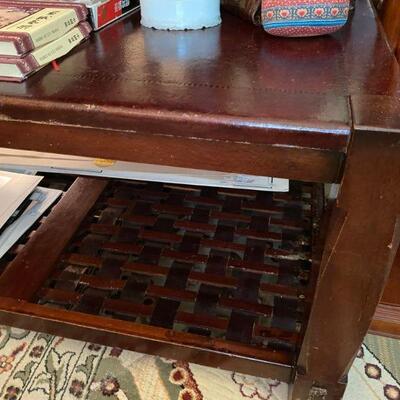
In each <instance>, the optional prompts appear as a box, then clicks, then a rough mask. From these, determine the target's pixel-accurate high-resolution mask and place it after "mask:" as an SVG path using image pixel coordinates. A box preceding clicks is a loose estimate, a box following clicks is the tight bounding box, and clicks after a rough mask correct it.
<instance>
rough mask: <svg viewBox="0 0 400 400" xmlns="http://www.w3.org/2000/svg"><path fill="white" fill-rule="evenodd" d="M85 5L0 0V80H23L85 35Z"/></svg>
mask: <svg viewBox="0 0 400 400" xmlns="http://www.w3.org/2000/svg"><path fill="white" fill-rule="evenodd" d="M86 17H87V8H86V7H85V6H84V5H82V4H72V3H64V2H56V3H53V2H50V1H37V0H36V1H32V0H26V1H24V0H16V1H13V2H10V1H8V0H7V1H6V0H0V80H9V81H18V82H20V81H23V80H24V79H26V78H27V77H28V76H30V75H32V74H33V73H34V72H36V71H38V70H39V69H41V68H43V67H44V66H46V65H47V64H49V63H51V62H53V61H54V60H57V59H58V58H60V57H62V56H64V55H66V54H67V53H69V52H70V51H71V50H72V49H73V48H74V47H76V46H77V45H78V44H79V43H81V42H82V41H84V40H85V39H87V38H88V36H89V34H90V32H91V30H92V28H91V26H90V25H89V23H87V22H85V19H86Z"/></svg>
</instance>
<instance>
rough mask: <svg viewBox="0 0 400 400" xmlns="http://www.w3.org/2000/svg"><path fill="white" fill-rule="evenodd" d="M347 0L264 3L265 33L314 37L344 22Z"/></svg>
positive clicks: (269, 0)
mask: <svg viewBox="0 0 400 400" xmlns="http://www.w3.org/2000/svg"><path fill="white" fill-rule="evenodd" d="M348 15H349V0H263V2H262V21H263V26H264V29H265V30H266V31H267V32H268V33H270V34H272V35H276V36H291V37H298V36H317V35H325V34H329V33H332V32H335V31H337V30H339V29H340V28H341V27H342V26H343V25H345V23H346V22H347V19H348Z"/></svg>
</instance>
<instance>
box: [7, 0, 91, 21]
mask: <svg viewBox="0 0 400 400" xmlns="http://www.w3.org/2000/svg"><path fill="white" fill-rule="evenodd" d="M12 5H13V7H15V6H18V7H32V6H35V7H41V8H45V7H51V8H73V9H74V10H75V11H76V14H77V16H78V18H79V21H84V20H85V19H86V18H87V16H88V14H89V11H88V9H87V7H86V6H85V5H84V4H76V3H69V2H68V1H59V0H53V1H52V0H43V1H38V0H34V1H33V2H32V0H13V2H12ZM0 6H8V7H9V6H10V1H9V0H0Z"/></svg>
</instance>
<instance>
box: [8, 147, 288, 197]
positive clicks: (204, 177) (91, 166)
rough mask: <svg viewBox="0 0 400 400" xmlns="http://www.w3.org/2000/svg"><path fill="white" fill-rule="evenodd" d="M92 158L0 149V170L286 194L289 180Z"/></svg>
mask: <svg viewBox="0 0 400 400" xmlns="http://www.w3.org/2000/svg"><path fill="white" fill-rule="evenodd" d="M97 164H98V165H101V164H99V163H98V162H97V161H96V159H93V158H88V157H76V156H64V155H58V154H51V153H40V152H34V151H25V150H13V149H4V148H0V169H12V170H15V169H16V168H21V170H22V171H26V170H28V169H31V170H34V171H40V172H57V173H65V174H74V175H90V176H102V177H108V178H119V179H129V180H140V181H153V182H165V183H175V184H186V185H195V186H214V187H226V188H236V189H250V190H259V191H274V192H288V191H289V180H287V179H280V178H272V177H265V176H254V175H245V174H230V173H225V172H218V171H207V170H197V169H188V168H176V167H166V166H161V165H152V164H140V163H131V162H122V161H116V162H111V163H110V165H109V166H98V165H97Z"/></svg>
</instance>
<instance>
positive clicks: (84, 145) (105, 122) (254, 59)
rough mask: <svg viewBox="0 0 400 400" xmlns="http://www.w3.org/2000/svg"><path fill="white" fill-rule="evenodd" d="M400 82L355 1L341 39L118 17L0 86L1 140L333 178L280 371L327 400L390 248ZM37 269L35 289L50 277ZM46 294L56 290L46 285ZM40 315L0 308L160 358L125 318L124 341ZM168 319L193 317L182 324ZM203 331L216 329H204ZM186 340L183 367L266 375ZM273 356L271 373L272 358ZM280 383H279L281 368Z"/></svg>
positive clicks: (71, 318)
mask: <svg viewBox="0 0 400 400" xmlns="http://www.w3.org/2000/svg"><path fill="white" fill-rule="evenodd" d="M399 76H400V75H399V66H398V63H397V61H396V59H395V57H394V54H393V52H392V50H391V48H390V46H389V44H388V42H387V41H386V38H385V37H384V34H383V30H382V27H381V25H380V24H379V23H378V22H377V18H376V15H375V13H374V11H373V8H372V6H371V5H370V3H369V2H368V1H367V0H358V1H357V6H356V10H355V13H354V16H353V17H352V18H351V21H350V22H349V24H347V25H346V27H345V28H344V29H343V30H341V31H340V32H338V33H336V34H334V35H331V36H329V37H320V38H309V39H304V40H299V39H280V38H273V37H270V36H268V35H266V34H265V32H263V31H262V30H261V29H260V28H256V27H253V26H252V25H250V24H246V23H245V22H244V21H241V20H239V19H237V18H236V17H234V16H230V15H228V14H225V15H224V23H223V24H222V26H221V27H218V28H214V29H210V30H205V31H198V32H189V33H187V32H186V33H179V32H176V33H171V32H169V33H168V32H157V31H152V30H147V29H144V28H141V27H140V26H139V23H138V18H137V17H135V18H127V19H125V20H124V21H121V22H118V23H116V24H114V25H112V26H110V27H109V28H108V29H105V30H103V31H101V32H100V33H98V34H96V35H93V37H92V38H91V39H90V41H89V42H87V43H85V44H84V45H83V46H81V47H80V48H79V49H77V50H76V51H74V52H73V53H72V55H71V56H69V57H67V58H65V59H64V60H63V61H62V63H61V72H60V73H57V72H55V71H52V70H50V69H49V68H46V69H43V70H42V71H41V72H40V73H38V74H36V75H34V76H33V77H31V78H30V79H29V80H28V81H26V82H25V83H24V84H21V85H17V84H11V83H2V84H0V146H4V147H10V148H13V147H14V148H23V149H32V150H39V151H52V152H58V153H64V154H76V155H88V156H95V157H102V158H112V159H120V160H127V161H140V162H147V163H154V164H163V165H174V166H180V167H192V168H202V169H210V170H212V169H214V170H220V171H232V172H241V173H257V174H261V175H273V176H277V177H286V178H291V179H293V178H296V179H301V180H304V181H307V180H309V181H316V182H340V183H341V190H340V195H339V198H338V200H337V202H336V204H335V206H334V207H333V210H332V216H331V218H330V224H329V227H328V229H327V236H326V245H325V248H324V251H323V257H322V263H321V265H320V268H319V276H318V279H315V280H316V283H317V288H316V292H315V296H314V299H313V300H314V301H313V305H312V308H311V313H310V320H309V323H308V325H307V327H306V329H305V330H304V332H302V333H304V334H305V339H304V343H303V346H302V348H301V351H300V357H299V359H298V362H297V365H294V366H293V368H292V369H293V370H294V371H293V372H294V373H293V375H292V381H293V382H294V385H293V388H292V389H293V390H292V399H294V400H305V399H307V398H308V396H309V394H310V392H311V393H314V394H315V393H317V394H319V395H320V397H321V396H322V398H325V399H326V400H337V399H340V398H341V397H342V395H343V392H344V390H345V387H346V381H347V377H346V376H347V373H348V370H349V368H350V366H351V364H352V362H353V360H354V357H355V356H356V354H357V350H358V348H359V346H360V345H361V343H362V340H363V337H364V335H365V334H366V333H367V331H368V328H369V326H370V324H371V321H372V319H373V317H374V314H375V311H376V308H377V306H378V303H379V301H380V298H381V296H382V294H383V290H384V287H385V284H386V283H387V280H388V277H389V274H390V270H391V266H392V264H393V261H394V258H395V255H396V252H397V248H398V245H399V240H400V223H399V215H400V190H399V187H400V185H399V177H400V157H399V153H400V145H399V143H400V100H399V94H400V92H399ZM203 228H204V226H203ZM99 229H100V228H99ZM166 237H168V238H170V239H171V236H170V235H168V236H164V240H165V238H166ZM114 246H115V245H114ZM121 249H122V250H123V248H121V247H119V248H118V251H121ZM108 250H109V249H108ZM273 255H274V256H276V254H273ZM82 262H86V263H96V262H97V261H96V260H94V259H85V260H83V261H82ZM14 265H16V264H14ZM21 265H23V264H21ZM129 268H133V269H134V268H140V266H138V265H136V266H133V265H130V267H129ZM45 269H47V272H46V274H43V275H42V274H41V273H40V274H39V275H40V276H39V278H37V281H36V284H35V287H36V288H37V286H38V283H39V281H40V283H42V281H43V279H44V278H45V276H47V275H48V272H50V270H52V268H50V267H49V268H48V267H46V266H45ZM14 271H15V270H14ZM163 271H164V270H161V269H157V270H156V271H153V272H155V273H157V274H161V273H162V272H163ZM14 276H15V275H14ZM196 276H197V277H198V275H195V277H196ZM192 278H193V276H192ZM203 278H204V277H203ZM0 279H1V278H0ZM111 283H112V289H113V290H114V289H115V290H120V289H121V288H122V283H121V282H120V281H119V280H117V281H112V282H111ZM3 284H4V286H6V280H5V279H4V280H3ZM85 284H88V285H94V286H96V285H97V286H101V285H102V284H104V282H102V281H98V280H95V279H86V280H85ZM225 284H226V283H225ZM230 284H232V282H230ZM265 288H266V289H268V290H271V289H274V290H277V291H279V290H282V288H281V287H276V286H268V287H266V286H265ZM101 290H102V289H101ZM150 290H151V292H152V293H153V294H158V295H162V296H165V295H167V294H168V295H170V294H171V293H170V292H168V293H167V292H166V291H165V290H164V292H163V293H162V294H161V291H160V289H158V288H156V287H151V288H150ZM39 292H40V293H41V294H43V293H42V292H41V291H39ZM27 293H28V294H29V296H31V295H32V292H29V291H28V292H27ZM44 294H45V296H53V298H54V299H57V298H60V297H62V296H65V294H64V293H60V292H58V291H56V290H53V291H47V292H45V293H44ZM295 294H298V293H295ZM10 295H11V296H12V293H10ZM22 295H23V294H22ZM180 295H181V296H186V297H185V299H186V300H190V299H192V298H193V295H191V294H190V293H187V292H184V293H182V292H181V293H180ZM285 295H293V293H285ZM190 296H191V297H190ZM12 297H13V296H12ZM65 298H66V297H65ZM68 299H69V300H68V301H70V302H74V301H77V297H76V296H69V297H68ZM236 304H237V303H236ZM114 306H116V307H120V308H123V307H125V306H126V303H118V304H115V303H114ZM246 306H248V304H246ZM241 307H243V303H242V304H241ZM39 308H41V306H39V305H35V304H32V303H26V302H24V301H19V300H18V299H12V298H2V299H1V304H0V309H1V317H2V321H3V322H4V323H12V321H15V323H16V324H19V325H21V326H22V325H25V326H26V327H28V328H33V329H37V330H48V331H52V332H53V333H61V329H63V328H65V327H66V326H68V327H69V334H70V335H71V336H74V337H78V335H79V334H80V332H83V333H84V334H85V335H87V338H89V339H92V338H93V340H94V341H96V338H99V340H100V339H101V338H102V337H103V338H104V336H105V335H110V336H109V337H111V338H113V339H115V340H116V342H117V343H119V344H121V345H126V346H127V347H130V348H134V349H135V350H137V351H141V349H143V350H144V351H149V352H152V353H159V354H160V353H161V352H162V350H161V347H162V346H160V347H158V346H157V344H156V343H154V342H153V341H152V340H150V341H149V342H151V345H147V344H146V345H143V348H141V347H140V346H139V344H138V343H139V342H138V341H137V340H136V338H137V334H138V332H137V331H135V329H136V328H137V327H136V326H135V327H134V328H133V327H131V326H130V325H129V326H128V324H126V325H125V323H123V322H121V323H120V324H121V325H119V327H120V331H121V332H122V331H124V330H126V331H124V332H122V335H117V334H116V333H115V323H114V321H112V326H110V325H106V326H103V325H102V324H103V322H102V319H101V320H99V319H97V318H100V317H97V316H93V317H91V318H90V319H88V318H83V317H82V315H81V314H80V313H77V312H73V313H69V312H66V311H65V312H64V311H61V312H58V311H54V310H51V311H48V313H47V314H46V313H45V314H42V313H41V312H39ZM257 310H259V309H258V308H257ZM263 310H264V311H263V312H264V313H266V312H267V311H266V309H265V308H264V309H263ZM148 311H149V310H148V309H146V310H142V312H144V313H146V312H148ZM389 311H392V310H389ZM385 312H386V314H387V310H386V311H385ZM378 313H379V309H378ZM18 315H19V316H18ZM380 315H383V313H381V314H380ZM179 319H183V320H185V321H188V320H190V321H193V316H192V315H190V314H189V315H188V314H180V315H179ZM197 321H199V319H198V320H197ZM381 322H382V324H386V323H387V321H381ZM208 323H209V324H211V325H213V326H217V327H219V328H220V327H222V325H221V321H217V320H215V319H210V320H209V322H208ZM110 324H111V322H110ZM382 324H381V326H382ZM101 326H103V327H104V330H103V331H102V330H101V329H102V328H101ZM378 328H379V327H378ZM372 329H373V330H374V329H375V328H374V325H372ZM157 332H159V333H160V332H161V333H160V336H159V337H158V339H163V340H164V339H165V341H167V342H168V343H170V344H171V343H172V344H174V343H175V344H176V341H175V339H176V337H168V336H165V332H164V331H157ZM96 335H98V336H96ZM139 335H140V333H139ZM128 337H129V338H128ZM288 338H290V337H288ZM288 338H286V339H288ZM184 340H188V342H187V343H186V344H187V345H188V346H185V350H184V351H183V353H182V354H183V356H184V357H186V356H188V357H189V356H190V349H189V347H191V346H193V347H195V355H198V356H199V359H198V362H204V363H206V364H207V361H209V362H208V365H218V363H222V364H223V365H227V368H235V369H237V370H244V369H246V368H247V367H251V368H254V374H255V375H257V374H258V371H259V373H260V374H262V373H263V372H267V370H268V371H269V367H268V368H267V366H266V367H265V369H263V368H261V369H260V370H256V365H255V363H254V359H252V357H243V359H242V360H241V362H243V364H241V363H236V361H237V360H233V359H232V358H230V357H225V356H224V355H221V354H220V352H219V350H218V346H219V343H217V342H211V343H210V342H208V343H204V342H202V343H193V342H190V340H191V338H189V337H185V338H184ZM207 346H208V347H207ZM213 346H216V347H213ZM200 347H202V348H203V350H201V349H199V348H200ZM162 348H165V349H167V350H166V353H168V354H166V355H168V356H169V355H171V356H175V355H176V354H177V353H174V351H175V350H176V348H175V346H166V347H162ZM204 349H207V351H204ZM211 353H212V355H210V354H211ZM279 354H281V353H279ZM224 357H225V358H224ZM279 357H281V356H279ZM239 358H240V357H239ZM271 361H275V363H278V364H279V365H282V364H281V363H282V359H280V358H279V359H275V360H274V359H273V357H272V359H271ZM224 363H227V364H224ZM239 364H240V365H239ZM275 366H276V365H275ZM242 367H243V369H241V368H242ZM257 368H258V367H257ZM277 374H278V375H279V376H281V378H282V376H283V377H284V376H286V377H288V371H287V364H286V366H285V367H284V371H282V370H280V372H279V373H278V372H277Z"/></svg>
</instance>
